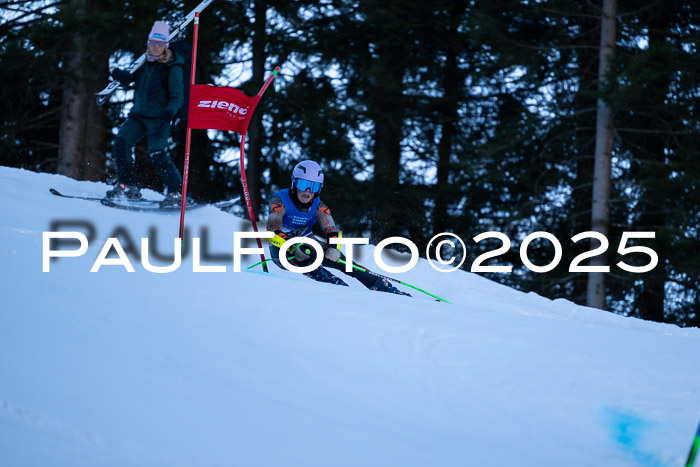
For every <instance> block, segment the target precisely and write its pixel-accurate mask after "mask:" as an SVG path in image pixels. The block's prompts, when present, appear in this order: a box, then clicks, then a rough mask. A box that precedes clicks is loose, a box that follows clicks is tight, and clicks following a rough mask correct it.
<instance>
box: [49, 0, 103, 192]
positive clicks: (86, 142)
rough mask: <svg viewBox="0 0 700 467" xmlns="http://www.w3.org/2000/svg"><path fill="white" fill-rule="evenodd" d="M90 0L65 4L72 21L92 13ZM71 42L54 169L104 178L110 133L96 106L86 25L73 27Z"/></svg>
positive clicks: (82, 176)
mask: <svg viewBox="0 0 700 467" xmlns="http://www.w3.org/2000/svg"><path fill="white" fill-rule="evenodd" d="M94 5H95V2H94V1H93V0H71V2H70V4H69V5H68V7H67V8H70V13H71V15H72V17H73V19H74V20H75V21H78V22H79V21H80V20H82V19H84V18H85V17H86V15H87V14H88V13H92V12H93V11H92V10H93V9H94ZM73 30H74V31H75V32H74V34H73V37H72V41H71V42H72V43H71V44H70V46H69V47H68V48H67V50H68V52H67V54H66V59H65V62H64V63H65V71H66V76H65V82H64V85H63V98H62V101H61V123H60V125H59V147H58V162H57V171H58V173H60V174H62V175H67V176H69V177H71V178H75V179H76V180H93V181H97V180H103V179H104V172H105V164H106V159H105V148H106V146H107V141H108V138H109V134H108V132H107V130H106V127H107V126H108V125H107V119H106V116H105V115H104V114H103V112H102V111H101V110H100V109H98V107H97V104H96V103H95V99H94V96H93V92H92V91H93V89H94V88H95V84H96V83H97V82H98V81H97V79H98V78H99V77H100V76H102V82H104V81H106V79H105V78H106V74H105V73H106V70H103V72H102V75H100V73H99V72H98V70H97V69H96V67H95V64H96V63H97V61H96V60H94V59H92V58H93V55H94V54H95V51H94V50H93V49H92V48H91V47H90V44H91V40H90V36H89V34H87V33H85V31H86V30H89V29H88V28H84V27H75V28H74V29H73Z"/></svg>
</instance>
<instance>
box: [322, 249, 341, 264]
mask: <svg viewBox="0 0 700 467" xmlns="http://www.w3.org/2000/svg"><path fill="white" fill-rule="evenodd" d="M325 256H326V259H327V260H328V261H331V262H333V263H337V262H338V260H339V259H340V251H338V249H337V248H328V249H327V250H326V255H325Z"/></svg>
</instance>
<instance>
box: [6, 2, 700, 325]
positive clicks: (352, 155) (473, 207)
mask: <svg viewBox="0 0 700 467" xmlns="http://www.w3.org/2000/svg"><path fill="white" fill-rule="evenodd" d="M607 1H610V0H606V2H607ZM198 3H199V2H198V1H196V0H194V1H189V0H188V1H185V2H181V1H172V0H157V1H156V0H138V1H126V2H125V1H124V0H58V1H57V0H46V1H23V0H4V2H3V3H2V4H1V5H0V8H2V10H0V13H1V14H2V17H1V18H0V20H1V21H2V22H1V24H0V63H1V65H2V66H0V82H1V83H2V86H1V87H0V102H2V104H1V105H0V124H1V125H2V128H1V130H0V164H2V165H6V166H12V167H22V168H26V169H30V170H36V171H44V172H57V173H62V174H65V175H69V176H71V177H73V178H76V179H79V180H100V181H106V182H113V181H114V168H113V165H112V163H111V143H112V138H113V135H114V134H115V132H116V128H118V126H119V125H120V124H121V123H122V122H123V120H124V117H125V111H124V107H125V105H127V104H128V103H129V101H130V99H131V98H132V94H131V93H128V92H119V93H115V95H114V96H113V98H112V99H111V101H110V102H109V103H108V104H106V105H104V106H103V107H97V106H96V104H95V99H94V93H95V92H97V91H99V90H100V89H102V88H103V87H104V86H105V85H106V84H107V82H108V73H109V68H110V60H111V61H112V62H111V66H114V63H115V61H116V60H117V59H119V58H120V57H122V63H126V64H128V63H129V58H130V57H132V56H138V55H139V54H141V53H142V52H143V51H144V49H145V42H146V36H147V34H148V32H149V30H150V27H151V25H152V24H153V21H154V20H157V19H164V20H168V21H169V22H171V24H172V22H173V20H174V19H176V18H178V17H181V16H183V15H184V14H185V13H187V12H188V11H190V10H191V9H192V8H194V7H195V6H196V5H197V4H198ZM612 5H613V6H614V8H615V10H616V14H615V15H614V20H615V21H616V26H617V28H616V34H615V41H614V42H615V44H616V50H615V54H614V57H613V58H612V61H611V62H609V63H610V69H611V71H610V73H609V74H608V76H607V78H608V79H606V80H604V81H602V80H600V79H599V76H598V70H599V57H600V52H601V46H600V44H601V16H602V1H601V2H598V1H596V2H592V1H580V0H557V1H547V0H539V1H536V0H521V1H514V0H511V1H506V0H472V1H465V0H432V1H425V0H381V1H380V0H354V1H349V0H348V1H342V2H340V1H306V0H299V1H289V0H275V1H273V0H269V1H263V0H256V1H225V0H215V1H214V3H213V4H212V5H211V6H210V7H209V8H208V9H207V10H205V11H204V13H203V14H202V19H201V26H200V38H199V39H200V41H199V42H200V47H199V57H198V63H199V67H198V73H199V76H200V78H199V82H200V83H216V84H219V85H233V86H236V87H240V88H242V89H243V90H244V91H245V92H247V93H248V94H249V95H252V94H254V93H256V92H257V90H258V89H259V88H260V86H261V85H262V83H263V81H264V79H265V78H266V77H267V76H269V73H270V72H271V70H272V69H273V68H274V67H275V66H280V67H281V68H282V71H281V74H280V76H279V77H278V78H277V79H276V80H275V82H274V90H273V89H270V90H268V92H267V94H266V95H265V97H264V99H263V100H262V102H261V105H260V107H258V111H256V114H255V116H256V118H255V119H254V120H253V122H252V123H251V128H250V132H249V149H248V151H247V156H248V165H247V169H248V170H247V175H248V180H249V186H250V189H251V196H252V198H253V202H254V205H255V211H256V212H257V213H258V214H259V215H260V217H261V218H262V217H264V216H265V215H266V210H265V203H267V201H268V200H269V199H270V196H271V194H273V193H275V192H276V191H277V190H278V189H280V188H284V187H287V186H288V185H289V174H290V171H291V169H292V167H293V166H294V164H295V163H296V162H297V161H299V160H301V159H305V158H311V159H315V160H317V161H319V162H320V163H321V164H322V165H323V166H324V167H325V168H326V169H327V171H326V180H327V183H326V187H325V188H324V191H323V199H324V201H326V202H327V203H328V204H329V205H330V206H331V208H332V210H333V213H334V217H335V218H336V220H337V221H338V222H339V224H340V225H341V227H342V228H343V230H344V232H345V235H346V236H353V235H365V236H370V237H371V238H372V239H373V240H374V241H376V240H378V239H382V238H386V237H389V236H392V235H399V236H404V237H407V238H410V239H411V240H413V241H414V242H415V243H416V244H417V245H418V246H419V247H421V249H422V250H423V251H424V248H425V246H426V244H427V243H428V241H429V239H430V238H431V237H432V236H433V235H435V234H437V233H440V232H454V233H455V234H457V235H458V236H460V237H461V238H462V239H463V240H464V241H465V243H466V244H467V249H468V251H467V252H466V262H465V266H464V268H465V269H469V267H470V265H471V264H472V262H473V261H474V260H475V259H476V257H477V256H478V255H480V254H483V253H484V252H487V251H489V250H493V249H494V248H496V247H498V246H500V242H498V241H491V242H489V241H484V242H480V243H478V244H476V243H475V242H474V241H473V237H475V236H476V235H478V234H480V233H483V232H486V231H499V232H502V233H504V234H506V235H507V236H508V237H509V238H510V239H511V241H512V245H511V248H510V250H509V251H508V252H507V253H506V254H504V255H502V256H500V257H498V258H495V259H493V260H491V261H489V262H487V263H486V264H500V265H512V266H513V272H512V273H509V274H497V273H493V274H487V275H488V276H489V277H490V278H492V279H493V280H496V281H498V282H501V283H505V284H508V285H510V286H513V287H516V288H518V289H521V290H525V291H533V292H536V293H539V294H542V295H545V296H548V297H551V298H559V297H562V298H566V299H569V300H572V301H574V302H576V303H580V304H585V303H586V284H587V275H586V274H585V273H572V272H569V265H570V263H571V261H572V260H573V259H574V258H575V257H576V256H577V255H580V254H581V253H585V252H586V251H588V250H590V246H589V245H588V243H587V241H586V242H578V243H576V244H574V243H573V242H572V241H571V237H573V236H574V235H576V234H578V233H581V232H585V231H589V230H591V198H592V191H593V190H592V187H593V172H594V171H593V167H594V154H595V146H596V144H595V143H596V108H597V102H598V101H599V100H600V101H601V102H605V103H606V104H607V105H608V106H609V108H610V109H611V110H612V112H613V149H612V175H611V182H612V183H611V194H610V201H609V206H610V220H609V229H610V233H609V240H610V246H609V248H608V251H607V254H606V255H605V258H607V261H608V263H609V264H610V265H611V272H610V273H609V274H607V275H606V297H607V302H606V308H607V309H609V310H611V311H614V312H617V313H621V314H625V315H629V316H638V317H641V318H644V319H650V320H655V321H663V322H670V323H676V324H678V325H682V326H688V325H692V326H699V325H700V296H699V295H700V294H699V292H698V291H699V290H700V241H699V240H698V238H699V237H700V194H699V192H698V190H700V157H699V155H698V142H699V141H700V121H699V120H698V109H697V105H698V99H699V98H700V80H699V79H698V70H700V58H699V57H700V55H699V54H698V40H699V39H700V26H699V25H700V21H699V20H700V17H699V13H700V2H697V1H693V0H685V1H681V0H642V1H634V0H617V1H615V2H614V3H613V4H612ZM191 30H192V27H190V32H189V35H188V36H187V37H186V38H185V39H186V40H188V41H191ZM128 54H132V55H128ZM603 84H605V85H603ZM193 133H194V140H193V148H192V155H191V171H190V174H191V175H190V191H191V192H192V193H193V194H194V196H195V197H196V198H197V199H199V200H205V201H206V200H219V199H224V198H231V197H235V196H238V195H240V194H241V186H240V172H239V165H238V151H237V147H238V144H239V140H238V135H235V134H224V133H221V132H210V133H207V132H204V131H194V132H193ZM184 135H185V129H184V125H180V126H179V127H178V128H176V129H175V131H174V138H173V153H174V154H175V155H176V159H177V163H178V165H180V166H181V165H182V158H183V153H184ZM136 157H137V163H138V164H139V166H140V168H141V182H142V183H143V185H144V186H149V187H152V188H155V189H159V188H160V181H159V180H158V179H157V177H156V176H155V174H154V173H153V171H152V169H151V168H150V166H149V165H148V163H146V159H145V154H144V150H143V148H138V147H137V150H136ZM240 212H241V213H243V209H242V206H241V211H240ZM535 231H546V232H549V233H552V234H553V235H555V236H556V237H557V238H558V239H559V241H560V242H561V244H562V246H563V259H562V261H561V263H560V264H559V266H558V267H557V268H556V269H554V270H553V271H551V272H548V273H545V274H536V273H533V272H531V271H529V270H528V269H526V268H525V267H524V266H523V264H522V261H521V259H520V256H519V246H520V243H521V242H522V240H523V239H524V238H525V236H526V235H528V234H530V233H532V232H535ZM635 231H653V232H655V233H656V238H655V239H653V240H651V239H649V240H637V241H635V242H633V244H635V245H643V246H646V247H650V248H652V249H653V250H654V251H655V252H656V253H657V254H658V257H659V265H658V266H657V267H656V268H655V269H654V270H652V271H651V272H648V273H644V274H632V273H627V272H625V271H623V270H622V269H620V268H618V267H617V266H616V263H617V262H618V261H622V260H624V261H625V262H626V263H628V264H645V263H648V257H646V256H645V255H644V254H639V253H637V254H632V255H629V256H625V257H624V258H623V257H622V256H621V255H619V253H617V249H618V246H619V245H620V239H621V236H622V232H635ZM628 246H629V244H628ZM553 251H554V250H553V248H552V246H551V244H550V243H549V242H547V241H544V240H540V241H537V242H535V243H534V244H533V245H531V247H530V248H529V258H530V260H531V261H533V262H534V263H535V264H539V265H544V264H547V263H549V262H550V261H551V260H552V258H553V256H554V253H553ZM584 264H585V263H584Z"/></svg>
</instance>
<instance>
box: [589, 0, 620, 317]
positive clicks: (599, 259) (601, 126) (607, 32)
mask: <svg viewBox="0 0 700 467" xmlns="http://www.w3.org/2000/svg"><path fill="white" fill-rule="evenodd" d="M616 14H617V0H603V15H602V18H601V28H600V61H599V67H598V89H599V90H600V91H601V92H604V91H605V90H606V88H607V84H608V81H607V80H608V73H609V70H610V61H611V60H612V58H613V57H614V56H615V27H616V21H615V15H616ZM612 146H613V113H612V109H611V108H610V106H609V105H608V104H607V102H605V100H604V99H603V98H602V97H599V98H598V111H597V115H596V143H595V167H594V172H593V203H592V207H591V211H592V212H591V229H592V230H593V231H596V232H600V233H601V234H603V235H605V236H606V237H607V236H608V235H609V233H610V185H611V170H612V168H611V157H612V156H611V154H612ZM597 244H598V242H597V241H595V240H592V241H591V247H592V248H595V247H596V246H598V245H597ZM607 263H608V261H607V258H606V257H605V255H599V256H596V257H594V258H593V259H592V260H591V262H590V265H591V266H605V265H607ZM605 295H606V294H605V273H604V272H591V273H589V276H588V293H587V298H586V304H587V305H588V306H591V307H595V308H601V309H603V308H605Z"/></svg>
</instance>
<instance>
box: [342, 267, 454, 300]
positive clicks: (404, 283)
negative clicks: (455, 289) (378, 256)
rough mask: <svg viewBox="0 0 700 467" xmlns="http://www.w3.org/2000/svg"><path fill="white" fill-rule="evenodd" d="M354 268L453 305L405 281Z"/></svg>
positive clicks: (361, 268)
mask: <svg viewBox="0 0 700 467" xmlns="http://www.w3.org/2000/svg"><path fill="white" fill-rule="evenodd" d="M338 262H339V263H341V264H348V263H346V262H345V261H344V260H342V259H339V260H338ZM352 267H353V268H355V269H357V270H358V271H362V272H366V273H368V274H372V275H373V276H377V277H381V278H382V279H386V280H389V281H393V282H398V283H399V284H401V285H405V286H406V287H410V288H412V289H414V290H417V291H418V292H421V293H424V294H426V295H428V296H430V297H433V298H434V299H435V300H438V301H440V302H445V303H449V304H450V305H452V302H448V301H447V300H444V299H442V298H440V297H438V296H437V295H433V294H431V293H430V292H426V291H425V290H423V289H421V288H418V287H416V286H415V285H411V284H408V283H406V282H404V281H400V280H398V279H394V278H393V277H388V276H383V275H381V274H377V273H376V272H372V271H370V270H369V269H365V268H363V267H360V266H357V265H355V264H353V265H352Z"/></svg>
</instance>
